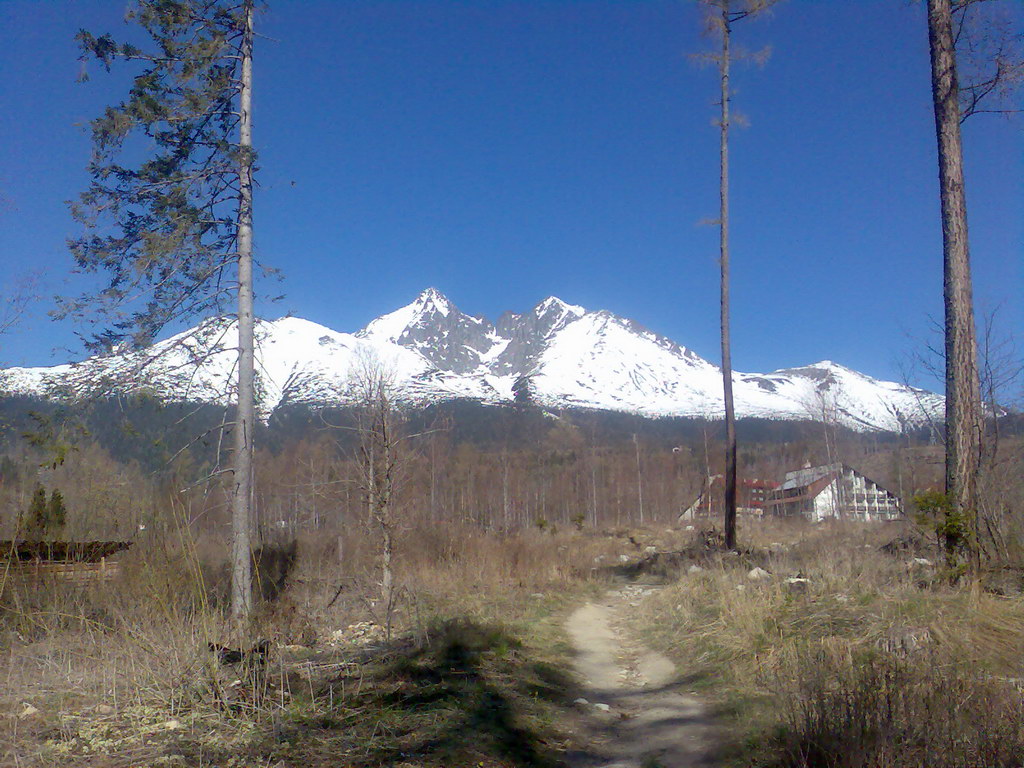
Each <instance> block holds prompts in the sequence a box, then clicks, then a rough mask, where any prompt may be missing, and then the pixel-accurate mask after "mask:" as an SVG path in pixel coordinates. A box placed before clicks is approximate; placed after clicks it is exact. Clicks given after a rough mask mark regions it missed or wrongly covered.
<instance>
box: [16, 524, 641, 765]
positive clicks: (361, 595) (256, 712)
mask: <svg viewBox="0 0 1024 768" xmlns="http://www.w3.org/2000/svg"><path fill="white" fill-rule="evenodd" d="M635 549H636V548H635V547H634V546H633V545H632V544H630V543H628V541H626V540H625V539H623V538H616V537H609V536H601V535H596V534H592V533H590V532H575V531H573V532H561V533H557V534H555V535H552V534H551V533H550V532H541V531H538V530H529V531H524V532H521V533H519V534H515V535H498V534H493V533H485V532H483V531H480V530H479V529H476V528H474V527H471V526H466V527H458V526H448V527H442V526H432V527H412V526H410V528H409V529H407V530H405V531H404V532H403V535H402V539H401V541H400V546H399V548H398V555H397V563H396V564H397V566H398V568H397V581H398V584H399V586H400V589H399V592H398V597H397V600H396V605H395V610H394V617H393V619H394V624H395V629H396V639H395V641H394V642H392V643H385V642H383V638H382V636H381V635H382V633H381V631H380V629H379V627H380V625H381V624H383V622H384V615H383V614H384V607H383V604H382V602H381V600H380V596H379V594H378V592H379V587H378V585H377V582H376V569H375V551H376V548H375V541H374V537H373V534H372V532H368V531H364V530H361V529H357V530H355V531H352V532H350V533H349V534H348V535H347V536H346V537H345V539H344V540H343V541H342V542H341V550H342V553H343V557H342V558H341V559H340V560H339V557H338V540H337V537H336V536H316V537H313V536H310V537H307V538H304V539H302V540H300V541H299V544H298V558H297V560H296V563H295V566H294V568H293V569H292V571H291V573H290V574H289V577H288V584H289V586H288V588H287V589H286V590H285V592H284V593H283V594H282V595H281V596H280V597H279V598H278V599H277V600H276V601H274V602H271V603H266V604H264V605H263V606H261V608H260V610H259V611H258V612H257V615H256V616H255V618H254V626H253V628H252V630H251V632H252V636H256V637H264V638H268V639H270V640H271V641H272V643H273V647H274V648H275V651H274V652H273V654H272V655H271V661H270V662H269V663H268V664H267V666H266V667H265V668H259V669H238V668H224V667H221V666H218V664H217V663H216V661H215V659H214V657H213V655H212V654H211V653H209V651H208V650H207V643H208V642H211V641H215V642H225V641H227V642H230V639H231V634H230V632H229V627H228V624H227V622H226V621H225V617H224V605H223V601H224V595H225V593H226V571H225V568H224V564H223V553H224V552H225V551H226V546H225V543H224V542H223V541H218V540H217V539H216V537H211V536H205V537H202V538H200V539H199V540H198V543H193V541H192V540H191V539H185V538H183V537H178V540H177V541H176V542H166V541H163V542H155V541H154V542H149V543H148V544H147V543H143V544H141V545H139V546H137V547H136V548H134V549H133V550H132V551H131V552H130V553H129V555H128V556H127V557H126V558H125V559H124V561H123V563H122V573H121V575H120V577H119V578H118V579H116V580H114V581H110V582H106V583H101V584H96V585H95V586H92V587H89V588H69V587H67V586H64V585H58V584H35V585H31V586H27V585H22V586H15V585H11V584H8V585H6V588H5V589H4V590H3V593H2V596H0V610H2V616H0V654H2V655H0V680H2V681H3V684H2V685H0V689H2V690H0V765H9V764H10V765H19V766H43V765H72V764H74V765H94V766H115V765H118V766H121V765H123V766H129V765H164V764H166V765H189V766H192V765H225V766H227V765H259V764H266V765H273V764H275V762H280V761H283V763H282V764H284V765H291V764H295V765H300V764H301V765H318V764H323V765H337V764H339V763H338V760H340V759H341V757H342V756H345V760H346V761H347V762H348V763H350V764H352V765H401V764H417V765H427V764H435V765H439V766H440V765H446V766H448V765H474V766H475V765H512V764H531V765H548V764H550V763H551V761H552V760H553V759H554V758H553V757H552V755H553V754H554V751H552V750H553V749H554V747H553V746H552V745H553V744H554V743H556V742H557V741H558V739H559V738H561V737H560V736H559V735H558V733H557V730H556V729H555V727H554V726H553V722H554V719H555V717H554V714H553V713H554V711H555V709H557V708H558V707H560V706H562V705H563V704H564V703H565V702H563V701H562V700H561V697H563V696H564V694H565V691H566V690H568V683H566V682H565V680H564V679H563V678H561V677H560V675H559V674H558V673H557V671H556V670H558V669H564V668H565V666H566V662H567V658H568V653H569V649H568V646H567V644H566V643H565V640H564V637H563V636H562V630H561V616H562V613H563V611H564V610H565V609H566V608H567V607H568V606H569V605H570V604H572V603H573V602H574V601H576V600H578V599H579V597H580V596H581V595H582V594H585V593H587V592H588V591H592V590H595V589H600V588H601V584H602V581H601V577H600V575H599V573H598V570H597V566H598V563H597V562H595V559H597V558H600V562H604V561H608V562H610V561H612V560H616V561H617V556H618V553H621V552H623V551H625V550H629V551H634V550H635ZM339 588H340V589H339ZM453 654H454V655H453ZM453 665H454V666H453ZM236 681H237V682H236ZM27 708H31V709H34V710H38V711H35V712H31V710H30V709H27ZM26 711H28V712H30V714H24V713H25V712H26ZM23 715H24V716H23ZM428 721H429V722H428ZM467 723H471V724H475V725H472V727H469V726H467V725H466V724H467ZM474 729H476V731H477V732H478V735H479V734H484V736H485V737H486V738H484V740H483V741H480V740H479V739H477V738H476V737H474V735H473V734H474ZM459 733H461V734H462V742H463V743H462V744H461V746H460V742H459V739H457V738H455V734H459ZM430 734H433V736H432V737H431V738H427V736H429V735H430ZM420 737H423V738H422V739H421V738H420ZM520 737H522V738H520ZM522 739H526V741H525V742H524V743H529V744H531V745H532V746H531V751H530V753H529V755H526V753H521V754H520V753H517V752H516V751H515V748H514V747H513V746H512V745H513V744H514V743H516V742H518V741H522ZM414 742H415V744H414ZM414 747H415V748H414ZM555 751H557V750H555ZM414 752H415V753H416V754H418V755H419V757H418V758H417V762H414V763H409V762H408V761H407V760H406V759H405V758H403V757H402V755H403V754H405V753H408V754H412V753H414ZM527 757H528V758H529V759H527ZM268 761H269V762H268ZM524 761H525V762H524Z"/></svg>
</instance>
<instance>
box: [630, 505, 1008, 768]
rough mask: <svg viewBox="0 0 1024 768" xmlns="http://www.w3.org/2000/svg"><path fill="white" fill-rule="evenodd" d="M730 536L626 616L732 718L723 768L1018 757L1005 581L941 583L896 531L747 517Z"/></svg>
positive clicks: (990, 577)
mask: <svg viewBox="0 0 1024 768" xmlns="http://www.w3.org/2000/svg"><path fill="white" fill-rule="evenodd" d="M741 541H742V542H743V543H744V544H745V545H746V546H747V547H748V550H747V552H746V553H744V554H740V555H733V554H721V553H718V552H708V553H706V554H704V555H703V556H697V557H696V558H695V562H694V566H695V567H692V568H686V569H685V570H683V571H682V575H681V577H680V579H679V580H678V582H677V583H675V584H673V585H671V586H669V587H668V588H666V589H665V590H663V591H662V592H660V593H659V594H657V595H656V596H654V597H652V598H651V599H649V600H648V601H646V602H645V603H644V604H643V605H642V607H641V608H640V610H639V611H638V614H637V615H636V617H635V621H636V625H637V627H638V628H639V630H640V631H641V632H642V634H643V635H644V637H645V638H646V639H647V640H648V642H650V643H651V644H652V645H653V646H655V647H657V648H659V649H660V650H662V651H664V652H665V653H667V654H669V655H670V656H671V658H673V659H674V660H675V661H676V662H677V664H678V666H679V667H680V669H681V670H683V671H684V672H685V673H686V674H687V675H689V676H690V678H691V680H692V684H693V686H694V687H695V688H697V689H700V690H703V691H704V692H705V693H706V695H708V696H709V697H711V698H712V699H713V700H714V701H715V702H717V704H718V706H719V709H720V711H721V713H722V716H723V717H725V718H727V719H729V720H731V721H732V724H733V725H734V728H733V733H734V734H735V740H734V743H733V744H732V745H730V746H731V753H732V761H733V762H734V763H735V764H736V765H747V766H765V767H767V766H772V767H773V768H783V767H784V766H785V767H786V768H796V767H800V768H818V767H825V766H828V767H830V768H832V767H834V768H846V767H847V766H849V767H850V768H853V767H854V766H857V767H858V768H859V767H864V768H867V767H869V766H876V767H877V768H883V766H885V767H886V768H888V767H899V766H940V767H942V766H950V767H952V766H963V767H964V768H967V767H969V766H993V767H994V766H1019V765H1021V764H1022V761H1024V700H1022V696H1021V686H1022V683H1024V679H1022V678H1024V599H1022V598H1021V596H1020V586H1021V578H1020V574H1019V573H1014V572H998V573H988V574H986V576H985V578H984V580H983V581H982V582H980V583H974V584H967V585H964V586H958V587H952V586H950V585H949V584H948V581H947V579H945V578H944V575H943V574H942V573H941V571H940V570H939V569H938V568H937V567H936V565H935V564H936V563H938V562H939V559H940V558H939V557H938V554H937V552H935V551H934V549H933V547H931V546H930V545H929V543H928V542H927V541H926V540H925V539H924V538H922V537H921V536H920V535H919V534H918V533H917V532H916V531H914V530H913V528H912V527H911V526H910V525H909V524H899V525H895V524H893V525H889V524H882V525H878V524H861V525H856V524H822V525H817V526H811V525H805V524H797V523H792V524H780V523H778V522H776V523H772V522H765V523H759V522H754V521H749V522H747V523H746V524H745V525H744V526H743V529H742V531H741ZM891 543H892V544H894V545H891V546H886V545H890V544H891ZM755 568H760V569H761V570H762V571H765V572H766V573H763V574H762V573H758V572H753V573H752V571H753V569H755ZM759 577H760V578H759ZM1002 593H1008V594H1002Z"/></svg>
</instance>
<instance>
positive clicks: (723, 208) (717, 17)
mask: <svg viewBox="0 0 1024 768" xmlns="http://www.w3.org/2000/svg"><path fill="white" fill-rule="evenodd" d="M777 1H778V0H701V3H702V4H703V5H704V7H705V20H706V23H707V27H708V29H709V31H711V32H713V33H714V34H716V35H718V36H719V37H720V38H721V43H722V48H721V51H720V52H719V53H717V54H705V55H703V56H701V57H699V58H701V59H704V60H709V61H713V62H716V63H717V64H718V73H719V79H720V85H721V102H720V106H721V110H722V111H721V117H720V118H719V121H718V126H719V131H720V141H719V157H720V166H719V170H720V177H719V179H720V183H719V217H718V225H719V233H720V238H719V258H720V266H721V303H720V310H721V311H720V317H721V327H722V386H723V390H724V404H725V520H724V526H725V546H726V548H727V549H735V548H736V451H737V446H736V409H735V405H734V402H733V393H732V340H731V331H730V324H729V309H730V307H729V127H730V125H731V121H732V120H735V118H734V117H731V116H730V109H729V108H730V102H731V95H732V91H731V90H730V87H729V74H730V67H731V64H732V62H733V61H735V60H737V59H751V58H752V59H754V60H756V61H758V62H760V63H763V62H764V61H766V60H767V56H768V53H769V51H768V50H767V49H765V50H764V51H761V52H760V53H758V54H753V55H752V54H745V53H742V52H736V51H734V50H733V49H732V28H733V25H734V24H736V23H737V22H739V21H742V20H744V19H747V18H750V17H751V16H756V15H757V14H759V13H762V12H764V11H766V10H767V9H768V8H769V7H771V6H772V5H774V4H775V3H776V2H777Z"/></svg>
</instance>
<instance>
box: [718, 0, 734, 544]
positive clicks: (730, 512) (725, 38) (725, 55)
mask: <svg viewBox="0 0 1024 768" xmlns="http://www.w3.org/2000/svg"><path fill="white" fill-rule="evenodd" d="M730 26H731V21H730V19H729V4H728V3H725V4H724V5H723V7H722V59H721V62H720V65H721V73H722V118H721V186H720V189H719V191H720V199H721V209H720V212H719V232H720V233H721V239H720V245H719V250H720V252H721V267H722V299H721V313H722V387H723V390H724V395H725V521H724V525H725V546H726V549H735V548H736V413H735V408H734V406H733V396H732V351H731V345H730V337H729V56H730V53H729V36H730V34H731V31H732V30H731V29H730Z"/></svg>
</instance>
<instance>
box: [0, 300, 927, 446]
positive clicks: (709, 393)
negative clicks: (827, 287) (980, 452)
mask: <svg viewBox="0 0 1024 768" xmlns="http://www.w3.org/2000/svg"><path fill="white" fill-rule="evenodd" d="M235 333H236V332H235V328H234V324H233V323H232V322H230V321H226V320H211V321H207V322H205V323H202V324H200V325H199V326H197V328H195V329H192V330H190V331H188V332H186V333H182V334H179V335H177V336H174V337H172V338H170V339H167V340H165V341H162V342H159V343H157V344H155V345H154V346H153V347H150V348H148V349H146V350H142V351H136V352H130V353H126V354H110V355H105V356H100V357H93V358H89V359H87V360H85V361H83V362H81V363H77V364H69V365H60V366H55V367H51V368H10V369H7V370H4V371H0V390H2V391H4V392H7V393H12V394H13V393H24V394H36V395H43V396H49V397H75V396H80V395H83V394H86V393H95V392H97V391H99V392H103V391H107V392H124V391H132V390H140V389H141V390H145V391H148V392H151V393H152V394H153V395H155V396H158V397H162V398H165V399H168V400H175V401H200V402H211V401H212V402H226V401H228V400H230V399H231V386H230V383H231V381H232V378H233V375H232V374H233V371H234V365H235V352H234V350H233V348H232V347H233V344H234V339H235ZM257 337H258V338H257V377H258V385H257V391H258V393H259V398H260V404H261V409H262V411H263V413H264V415H266V414H269V413H270V412H272V411H273V410H274V409H275V408H276V407H278V406H279V405H282V404H286V403H304V404H309V405H342V404H346V403H350V402H353V400H354V398H355V397H356V396H357V395H356V394H355V390H354V382H355V381H356V380H357V379H358V372H359V371H360V370H366V368H367V366H378V367H379V368H381V369H383V370H385V371H387V372H388V374H389V375H390V376H391V377H392V378H393V381H394V388H395V391H396V396H397V397H398V398H399V399H400V400H402V401H404V402H406V403H409V404H413V405H425V404H428V403H434V402H440V401H445V400H454V399H471V400H477V401H480V402H483V403H487V404H499V403H509V402H513V401H519V402H522V401H523V400H529V401H531V402H534V403H536V404H537V405H540V406H544V407H550V408H565V407H577V408H596V409H604V410H614V411H626V412H632V413H637V414H641V415H644V416H651V417H657V416H689V417H703V418H721V417H722V379H721V372H720V370H719V368H718V366H716V365H715V364H713V363H711V362H709V361H707V360H704V359H703V358H701V357H700V356H698V355H697V354H695V353H694V352H693V351H691V350H689V349H686V348H685V347H682V346H680V345H679V344H677V343H676V342H674V341H672V340H670V339H667V338H665V337H663V336H659V335H658V334H655V333H652V332H651V331H649V330H647V329H646V328H644V327H643V326H641V325H639V324H637V323H635V322H634V321H632V320H627V319H625V318H622V317H618V316H616V315H614V314H612V313H610V312H606V311H597V312H592V311H588V310H586V309H584V308H583V307H578V306H574V305H572V304H567V303H565V302H564V301H562V300H560V299H557V298H555V297H551V298H548V299H545V300H544V301H542V302H541V303H540V304H538V305H537V306H536V307H534V308H533V309H532V310H530V311H529V312H526V313H523V314H513V313H511V312H507V313H505V314H504V315H502V316H501V318H499V320H498V322H497V324H496V325H492V324H491V323H490V322H489V321H488V320H486V319H485V318H482V317H471V316H469V315H466V314H464V313H463V312H460V311H459V309H458V308H457V307H456V306H455V305H454V304H452V303H451V301H449V300H448V299H447V298H446V297H445V296H444V295H442V294H441V293H440V292H438V291H437V290H435V289H433V288H431V289H428V290H426V291H424V292H423V293H421V294H420V295H419V296H418V297H417V298H416V300H415V301H413V302H412V303H411V304H409V305H408V306H405V307H402V308H401V309H398V310H395V311H394V312H390V313H388V314H386V315H382V316H381V317H379V318H377V319H376V320H374V321H373V322H371V323H370V324H369V325H367V326H366V327H365V328H363V329H362V330H361V331H358V332H357V333H355V334H348V333H339V332H337V331H332V330H331V329H329V328H326V327H324V326H322V325H317V324H316V323H312V322H309V321H307V320H302V319H299V318H294V317H286V318H282V319H280V320H274V321H260V322H259V324H258V326H257ZM733 381H734V384H733V386H734V394H735V400H736V415H737V417H739V418H743V417H750V416H756V417H761V418H769V419H787V420H804V419H815V420H820V419H827V420H829V421H837V422H838V423H841V424H844V425H846V426H849V427H852V428H854V429H858V430H865V431H870V430H890V431H898V430H900V429H901V428H904V427H910V426H917V425H920V424H922V423H924V422H925V421H926V420H927V419H928V418H929V416H931V417H935V416H939V415H940V414H941V413H942V410H943V407H944V406H943V399H942V398H941V397H940V396H939V395H936V394H933V393H930V392H925V391H924V390H919V389H914V388H911V387H907V386H904V385H902V384H897V383H895V382H887V381H879V380H877V379H873V378H871V377H870V376H865V375H864V374H861V373H857V372H856V371H853V370H850V369H849V368H845V367H843V366H841V365H838V364H836V363H833V362H830V361H823V362H820V363H814V364H813V365H808V366H805V367H802V368H791V369H784V370H778V371H774V372H772V373H767V374H756V373H735V374H734V380H733Z"/></svg>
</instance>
